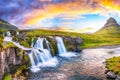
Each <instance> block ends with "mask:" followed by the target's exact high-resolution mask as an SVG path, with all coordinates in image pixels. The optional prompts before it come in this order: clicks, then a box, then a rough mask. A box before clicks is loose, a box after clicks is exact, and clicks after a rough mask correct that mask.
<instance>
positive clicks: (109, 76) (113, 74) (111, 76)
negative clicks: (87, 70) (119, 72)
mask: <svg viewBox="0 0 120 80" xmlns="http://www.w3.org/2000/svg"><path fill="white" fill-rule="evenodd" d="M106 76H107V78H108V79H115V78H116V74H115V73H113V72H112V71H109V72H108V73H107V74H106Z"/></svg>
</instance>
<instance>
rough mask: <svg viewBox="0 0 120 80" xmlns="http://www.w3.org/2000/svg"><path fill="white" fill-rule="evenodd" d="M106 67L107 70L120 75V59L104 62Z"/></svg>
mask: <svg viewBox="0 0 120 80" xmlns="http://www.w3.org/2000/svg"><path fill="white" fill-rule="evenodd" d="M106 67H107V69H108V70H110V71H113V72H115V73H117V74H120V57H113V58H110V59H107V60H106Z"/></svg>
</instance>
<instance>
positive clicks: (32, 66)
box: [28, 51, 40, 72]
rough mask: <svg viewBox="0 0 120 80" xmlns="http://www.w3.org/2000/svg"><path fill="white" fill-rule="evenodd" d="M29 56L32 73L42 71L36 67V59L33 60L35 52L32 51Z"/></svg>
mask: <svg viewBox="0 0 120 80" xmlns="http://www.w3.org/2000/svg"><path fill="white" fill-rule="evenodd" d="M28 56H29V59H30V63H31V67H30V70H31V71H32V72H37V71H40V68H39V67H38V66H36V64H35V61H34V58H33V52H32V51H31V52H28Z"/></svg>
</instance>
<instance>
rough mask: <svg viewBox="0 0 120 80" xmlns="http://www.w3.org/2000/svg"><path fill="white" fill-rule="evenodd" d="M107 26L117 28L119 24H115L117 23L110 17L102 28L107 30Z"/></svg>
mask: <svg viewBox="0 0 120 80" xmlns="http://www.w3.org/2000/svg"><path fill="white" fill-rule="evenodd" d="M109 26H119V24H118V23H117V21H116V20H115V19H114V18H113V17H110V18H109V19H108V20H107V22H106V24H105V25H104V27H103V28H107V27H109Z"/></svg>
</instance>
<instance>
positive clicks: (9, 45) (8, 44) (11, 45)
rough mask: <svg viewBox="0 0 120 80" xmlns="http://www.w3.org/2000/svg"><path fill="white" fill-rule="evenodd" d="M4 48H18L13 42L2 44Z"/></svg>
mask: <svg viewBox="0 0 120 80" xmlns="http://www.w3.org/2000/svg"><path fill="white" fill-rule="evenodd" d="M2 47H3V48H4V49H6V48H9V47H16V46H15V45H14V44H13V43H12V42H6V43H2Z"/></svg>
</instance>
